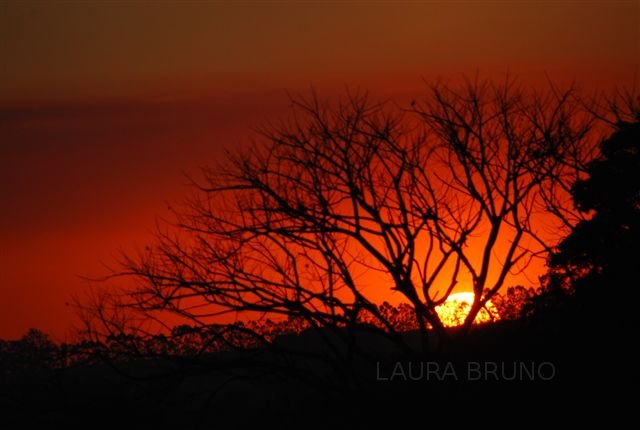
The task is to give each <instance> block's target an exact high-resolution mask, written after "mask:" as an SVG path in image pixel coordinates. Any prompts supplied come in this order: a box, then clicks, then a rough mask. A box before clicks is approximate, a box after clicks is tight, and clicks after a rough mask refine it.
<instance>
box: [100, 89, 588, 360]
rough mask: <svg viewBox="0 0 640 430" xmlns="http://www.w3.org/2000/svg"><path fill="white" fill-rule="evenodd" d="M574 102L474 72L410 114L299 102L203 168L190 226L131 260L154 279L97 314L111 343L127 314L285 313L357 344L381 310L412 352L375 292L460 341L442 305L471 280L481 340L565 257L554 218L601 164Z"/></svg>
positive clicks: (128, 260)
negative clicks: (502, 312) (551, 257)
mask: <svg viewBox="0 0 640 430" xmlns="http://www.w3.org/2000/svg"><path fill="white" fill-rule="evenodd" d="M573 95H574V90H573V89H571V88H570V89H567V90H563V91H559V90H558V89H556V88H553V87H552V88H551V89H549V90H547V91H542V92H539V91H534V90H528V89H524V88H522V87H519V86H517V85H515V84H514V83H513V82H512V81H506V82H505V83H503V84H495V83H492V82H488V81H479V80H477V79H476V80H474V81H467V82H466V83H465V84H464V85H462V86H461V87H455V88H454V87H450V86H447V85H444V84H435V85H432V86H431V87H430V88H429V92H428V95H427V96H426V97H425V98H424V99H423V100H419V101H416V102H413V103H412V104H411V108H410V109H408V110H403V109H399V108H396V107H394V106H392V105H391V104H388V103H387V104H385V103H381V104H379V103H372V102H371V101H370V100H369V99H368V98H367V97H366V96H365V95H362V94H350V95H349V96H348V97H347V99H346V101H342V102H339V103H337V104H329V103H324V102H321V101H320V100H319V99H318V98H317V97H315V95H313V96H311V97H310V98H308V99H305V98H294V99H293V100H292V114H291V116H290V117H289V118H288V119H287V120H285V121H283V122H282V123H280V124H276V125H270V126H268V127H266V128H265V129H264V130H262V132H261V134H260V136H259V139H258V140H257V141H256V142H255V143H254V144H253V145H252V146H251V147H250V148H248V149H245V150H244V151H237V152H235V153H233V154H230V155H229V157H228V159H227V160H226V161H225V162H224V163H222V164H220V165H219V166H216V167H211V168H206V169H204V171H203V173H204V175H203V178H202V179H200V180H194V185H195V187H196V193H195V195H194V196H193V197H192V198H191V199H190V200H189V201H188V203H187V205H186V207H184V208H181V209H177V210H176V211H175V216H176V222H175V225H174V226H173V227H175V228H169V227H167V228H166V229H161V230H160V231H159V233H158V238H157V239H158V241H157V243H156V244H155V245H154V246H151V247H148V248H147V249H145V250H144V251H143V252H141V253H140V254H139V255H127V256H125V261H124V265H125V268H126V269H125V270H124V271H123V272H122V273H119V275H126V276H133V277H134V278H135V279H136V280H137V281H138V282H136V283H135V285H134V286H133V287H127V288H123V289H122V290H120V291H118V292H117V293H115V294H113V295H111V296H103V297H102V298H103V299H105V300H102V301H100V303H99V304H98V306H97V307H96V308H94V311H95V312H94V313H93V316H94V317H96V316H97V317H98V318H94V319H95V320H97V321H98V322H100V323H101V324H102V326H101V329H102V330H103V331H102V333H106V334H113V332H117V331H119V330H125V328H126V329H129V330H131V329H132V327H133V326H132V325H130V324H129V325H127V324H126V321H127V320H126V319H122V315H123V314H124V313H126V312H132V313H134V314H135V316H134V317H133V318H134V319H133V320H128V321H136V322H140V321H141V320H140V319H139V318H142V320H145V321H146V320H151V319H156V320H159V321H160V322H162V315H163V314H164V313H167V312H169V313H174V314H177V315H179V316H180V317H181V318H183V319H186V320H188V321H189V322H190V323H192V324H194V325H196V326H207V325H210V324H211V323H212V321H214V320H215V318H216V317H220V316H224V315H229V314H231V315H234V316H237V315H241V316H244V317H246V318H252V317H253V318H257V317H260V316H261V315H269V316H271V317H273V318H277V317H278V316H280V317H283V318H294V319H296V320H298V321H302V322H304V326H305V327H307V329H323V330H324V329H329V330H332V331H333V332H334V334H333V335H332V336H331V337H330V338H329V337H327V339H333V340H331V342H334V341H335V339H339V340H340V342H344V343H345V344H348V345H350V347H349V348H351V347H355V344H354V343H353V342H351V341H350V339H353V332H354V330H359V329H360V327H361V326H362V324H361V323H362V321H363V315H366V318H364V319H365V320H366V321H367V325H366V326H367V327H368V329H375V330H378V331H379V332H380V334H381V335H383V336H386V337H388V338H389V339H391V340H392V341H394V342H396V343H398V344H401V343H402V342H403V340H402V337H401V336H400V335H399V332H398V330H397V326H398V324H397V323H394V321H392V318H391V317H390V315H391V314H390V313H389V312H383V311H381V309H383V308H380V307H378V306H376V304H375V297H380V292H382V294H385V293H387V292H388V293H390V292H392V291H395V292H396V293H399V295H400V296H401V297H403V298H404V300H405V301H406V302H407V303H408V304H409V306H410V308H411V309H412V312H413V313H414V321H415V322H416V324H417V327H418V328H419V329H420V331H421V333H422V334H423V337H424V338H425V340H426V336H427V334H429V333H435V334H437V335H438V336H439V337H441V338H444V337H446V329H445V327H444V326H443V324H442V321H441V320H440V318H439V316H438V314H437V312H436V310H435V308H436V306H438V305H440V304H442V303H444V301H445V300H446V299H447V297H448V296H449V295H450V293H451V292H452V291H453V290H454V288H456V287H457V286H458V285H459V284H460V282H461V279H465V280H467V281H468V283H469V286H470V287H471V288H472V290H473V292H474V293H475V300H474V302H473V303H472V304H471V306H470V310H469V313H468V316H467V317H466V319H465V321H464V325H463V331H468V330H469V329H470V327H471V324H472V322H473V321H474V319H475V317H476V315H477V314H478V312H480V310H481V309H482V308H483V307H484V306H485V304H486V302H487V301H488V300H489V299H490V298H491V297H492V296H494V295H495V294H496V293H497V292H498V290H499V289H500V288H501V287H502V286H503V285H504V284H505V282H506V280H507V279H508V277H509V276H510V274H512V273H515V272H518V271H522V270H525V268H526V267H527V265H528V264H529V262H530V261H531V260H532V259H533V258H536V257H545V255H546V254H545V253H546V252H547V251H548V249H550V245H551V244H550V243H549V239H548V238H545V237H543V235H540V234H539V231H540V226H539V225H538V221H539V219H540V214H542V213H547V211H548V209H549V207H551V206H553V207H554V208H555V212H554V213H555V214H557V215H558V216H559V217H560V215H562V214H567V213H571V208H567V207H565V206H563V205H562V204H561V203H562V199H560V197H559V196H560V195H561V193H562V186H563V184H566V178H575V177H576V175H578V174H579V173H576V171H577V170H578V167H577V166H579V165H580V166H581V165H582V164H581V163H582V162H583V160H584V159H585V158H588V156H589V154H590V151H589V148H590V146H589V142H590V140H589V131H590V129H591V125H592V116H591V115H589V114H588V112H586V111H585V110H584V109H582V108H581V105H580V103H578V102H577V101H576V99H575V98H574V97H573ZM563 218H564V217H563ZM376 294H377V296H376ZM123 310H124V311H123ZM110 311H112V312H113V313H110ZM125 311H126V312H125ZM123 312H124V313H123ZM114 316H116V317H114ZM403 318H404V319H405V320H407V319H406V318H405V317H403ZM407 321H409V320H407ZM402 324H404V325H405V326H411V324H412V323H410V322H407V323H406V324H405V323H402ZM402 324H401V325H402ZM141 327H142V326H141V325H139V324H137V325H135V328H137V329H140V328H141ZM429 328H431V330H429ZM91 329H92V330H93V331H94V333H99V332H100V327H99V325H96V321H93V322H92V326H91ZM243 330H250V328H248V327H243ZM254 331H255V330H254ZM255 332H257V331H255ZM258 334H259V333H257V334H256V335H258ZM260 336H262V335H260ZM262 337H263V336H262ZM424 345H427V343H424ZM336 350H337V351H339V348H338V349H336Z"/></svg>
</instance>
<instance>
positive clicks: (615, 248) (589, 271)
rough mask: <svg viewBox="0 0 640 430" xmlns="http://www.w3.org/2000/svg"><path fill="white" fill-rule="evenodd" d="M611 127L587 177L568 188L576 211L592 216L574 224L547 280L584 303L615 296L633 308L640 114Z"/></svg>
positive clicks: (639, 220) (639, 225)
mask: <svg viewBox="0 0 640 430" xmlns="http://www.w3.org/2000/svg"><path fill="white" fill-rule="evenodd" d="M615 125H616V130H615V132H614V133H613V134H612V135H611V136H610V137H609V138H607V139H605V140H603V141H602V143H601V144H600V156H599V157H598V158H597V159H595V160H593V161H592V162H591V163H589V165H588V166H587V170H586V171H587V174H588V177H587V178H585V179H582V180H579V181H577V182H576V183H575V184H574V186H573V188H572V197H573V200H574V202H575V206H576V208H577V209H578V210H580V211H582V212H585V213H589V214H590V215H591V216H590V218H588V219H586V220H584V221H581V222H580V223H578V224H577V225H576V226H575V228H574V229H573V231H572V232H571V234H570V235H569V236H568V237H567V238H566V239H564V240H563V241H562V242H561V243H560V244H559V246H558V248H557V251H556V252H555V253H553V254H552V256H551V258H550V267H551V273H550V277H551V280H552V283H555V284H556V285H554V286H555V287H556V288H559V287H562V286H565V287H567V286H570V287H572V288H573V289H574V290H575V292H576V294H577V296H578V297H579V298H580V299H582V301H583V302H585V303H586V302H590V303H591V304H592V305H593V304H596V305H597V302H598V301H601V300H602V298H603V297H610V296H611V294H612V293H613V292H614V291H615V292H616V293H620V294H623V295H624V297H626V298H625V300H624V302H625V303H628V304H631V306H635V299H637V297H638V288H637V287H636V284H637V264H638V252H637V247H638V243H639V240H640V175H639V174H638V172H640V115H639V114H636V118H635V120H634V121H618V122H617V123H616V124H615ZM620 306H623V307H626V306H625V305H624V304H622V303H621V304H620ZM597 307H598V308H599V307H601V306H598V305H597ZM614 311H615V310H614ZM618 311H620V309H618ZM621 313H624V312H621Z"/></svg>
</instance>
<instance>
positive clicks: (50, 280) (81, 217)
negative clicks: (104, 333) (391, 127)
mask: <svg viewBox="0 0 640 430" xmlns="http://www.w3.org/2000/svg"><path fill="white" fill-rule="evenodd" d="M0 58H1V60H0V61H1V63H0V209H1V211H0V338H16V337H19V336H21V335H22V334H23V333H24V332H25V331H26V330H27V329H28V328H29V327H37V328H40V329H42V330H44V331H46V332H49V333H51V334H53V335H54V336H55V337H56V338H57V339H65V338H67V337H68V336H69V334H70V333H71V327H72V325H73V323H74V315H73V310H72V309H71V308H70V307H68V306H66V305H65V303H66V302H69V301H70V299H71V297H72V296H73V295H78V294H81V291H82V290H83V288H85V287H86V286H87V284H88V281H86V280H84V279H83V278H82V276H93V277H96V276H100V275H103V274H105V273H107V269H106V268H105V266H114V262H115V261H116V260H117V258H118V255H119V250H125V251H126V250H132V249H136V247H140V246H143V245H144V244H145V243H146V242H147V241H149V240H150V237H151V232H152V231H153V229H154V225H155V220H156V218H157V217H163V216H167V215H168V209H167V206H168V204H171V202H176V201H179V200H180V198H181V197H183V196H184V195H185V193H186V192H187V190H188V187H187V186H186V182H187V181H186V179H185V176H184V175H185V173H193V172H196V171H197V169H198V167H200V166H204V165H208V164H211V163H213V162H215V161H216V160H219V159H220V157H221V156H222V154H223V152H224V150H225V149H232V148H235V147H237V146H239V145H242V144H243V143H244V142H247V140H248V139H249V138H250V137H251V133H252V131H251V130H252V129H254V128H256V127H259V126H260V125H262V124H263V123H264V122H265V121H266V120H269V119H274V118H278V117H279V116H282V115H285V114H286V112H287V108H288V105H289V104H288V99H287V92H293V93H297V92H304V91H308V90H309V88H311V87H312V86H313V87H315V88H317V89H318V91H319V93H320V94H321V95H323V94H325V95H332V94H338V93H339V92H340V91H342V90H343V89H344V87H345V85H348V86H359V87H362V88H366V89H369V90H370V91H371V92H372V94H374V95H375V96H376V97H378V96H379V97H385V98H397V99H398V100H405V99H406V98H407V97H408V96H409V95H411V96H414V97H415V96H417V97H419V96H420V94H421V92H424V83H423V79H430V78H436V77H443V78H452V79H455V78H457V77H460V76H461V74H463V73H470V74H473V73H476V72H477V71H479V72H480V73H481V74H483V75H484V76H488V77H491V76H504V74H505V73H507V72H509V73H510V74H512V75H515V76H519V77H520V78H521V79H522V80H524V81H531V82H544V80H545V79H546V77H545V74H546V75H548V76H550V77H551V78H553V79H557V80H560V81H570V80H573V79H575V80H576V81H577V82H578V83H580V84H581V85H582V86H584V87H587V88H596V87H598V88H606V87H609V86H611V85H614V84H620V85H631V84H632V83H633V82H634V79H635V78H637V77H638V69H639V67H638V66H639V62H640V1H638V0H636V1H616V0H609V1H604V0H603V1H585V2H575V1H545V2H542V1H540V2H534V1H530V2H527V1H522V2H507V1H504V2H482V1H456V2H404V3H400V4H396V3H395V2H393V3H392V2H391V1H388V2H359V3H349V4H345V5H343V4H342V3H337V2H327V3H320V2H293V1H285V2H257V1H255V2H234V3H233V4H232V3H231V2H228V3H227V2H181V3H177V2H169V1H165V2H146V1H139V2H133V1H131V2H97V1H96V2H87V3H83V2H61V1H55V0H54V1H7V0H0Z"/></svg>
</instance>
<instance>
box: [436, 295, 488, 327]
mask: <svg viewBox="0 0 640 430" xmlns="http://www.w3.org/2000/svg"><path fill="white" fill-rule="evenodd" d="M473 299H474V294H473V293H469V292H466V293H454V294H451V295H450V296H449V297H448V298H447V300H446V301H445V302H444V303H443V304H442V305H440V306H438V307H436V312H437V313H438V316H439V317H440V319H441V320H442V323H443V324H444V325H445V326H446V327H455V326H459V325H461V324H462V323H463V322H464V319H465V318H466V316H467V314H468V313H469V308H470V307H471V304H472V303H473ZM499 318H500V316H499V314H498V310H497V309H496V307H495V306H494V305H493V303H491V300H489V301H488V302H487V303H486V305H485V307H484V308H482V309H481V310H480V312H478V315H477V316H476V319H475V320H474V321H473V323H474V324H483V323H487V322H490V321H495V320H496V319H499Z"/></svg>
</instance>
